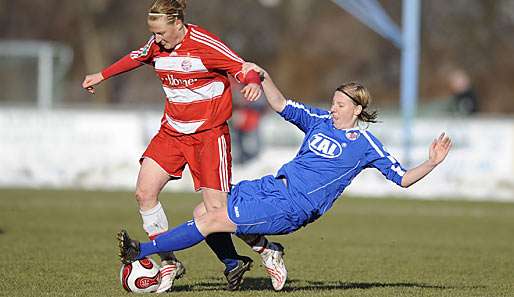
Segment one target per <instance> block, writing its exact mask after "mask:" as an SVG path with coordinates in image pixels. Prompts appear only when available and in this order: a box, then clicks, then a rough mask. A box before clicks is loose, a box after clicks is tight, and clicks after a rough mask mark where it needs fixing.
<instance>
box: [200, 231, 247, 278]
mask: <svg viewBox="0 0 514 297" xmlns="http://www.w3.org/2000/svg"><path fill="white" fill-rule="evenodd" d="M205 242H207V245H209V247H210V248H211V250H212V251H213V252H214V253H215V254H216V256H217V257H218V259H219V260H220V261H221V262H223V264H225V268H226V269H225V270H226V271H230V270H232V269H234V268H236V266H237V259H238V258H239V255H238V254H237V251H236V248H235V247H234V243H233V242H232V237H231V236H230V233H213V234H209V235H208V236H207V238H206V239H205Z"/></svg>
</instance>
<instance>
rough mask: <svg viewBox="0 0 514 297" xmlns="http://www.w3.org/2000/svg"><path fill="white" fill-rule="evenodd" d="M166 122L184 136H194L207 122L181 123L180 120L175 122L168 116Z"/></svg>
mask: <svg viewBox="0 0 514 297" xmlns="http://www.w3.org/2000/svg"><path fill="white" fill-rule="evenodd" d="M166 122H167V123H168V124H169V125H170V126H171V127H173V129H175V130H176V131H178V132H180V133H182V134H193V133H195V132H196V130H198V127H200V126H201V125H202V124H203V123H205V120H199V121H193V122H181V121H178V120H174V119H172V118H170V116H169V115H166Z"/></svg>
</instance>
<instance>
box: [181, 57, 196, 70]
mask: <svg viewBox="0 0 514 297" xmlns="http://www.w3.org/2000/svg"><path fill="white" fill-rule="evenodd" d="M180 66H181V67H182V70H184V71H189V70H191V67H192V66H193V63H192V62H191V60H189V59H185V60H184V61H182V64H181V65H180Z"/></svg>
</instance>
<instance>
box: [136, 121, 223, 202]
mask: <svg viewBox="0 0 514 297" xmlns="http://www.w3.org/2000/svg"><path fill="white" fill-rule="evenodd" d="M144 158H150V159H152V160H154V161H155V162H157V164H159V165H160V166H161V167H162V168H163V169H164V170H165V171H166V172H167V173H168V174H169V175H170V176H171V178H172V179H179V178H181V177H182V171H184V168H185V166H186V164H187V165H188V166H189V170H190V171H191V175H192V176H193V182H194V186H195V191H198V190H200V188H209V189H215V190H220V191H222V192H228V191H229V190H230V181H231V178H232V171H231V167H232V156H231V153H230V134H229V130H228V125H227V124H225V125H222V126H219V127H216V128H212V129H210V130H207V131H202V132H199V133H195V134H191V135H181V136H171V135H169V134H167V133H166V132H164V131H162V130H160V131H159V132H158V133H157V135H155V136H154V138H153V139H152V141H151V142H150V144H149V145H148V147H147V148H146V151H145V152H144V154H143V156H142V157H141V160H140V162H142V161H143V159H144Z"/></svg>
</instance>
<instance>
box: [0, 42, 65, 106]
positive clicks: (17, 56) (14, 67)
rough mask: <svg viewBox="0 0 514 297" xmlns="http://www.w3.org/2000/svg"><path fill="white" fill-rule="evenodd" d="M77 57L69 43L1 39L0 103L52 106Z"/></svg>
mask: <svg viewBox="0 0 514 297" xmlns="http://www.w3.org/2000/svg"><path fill="white" fill-rule="evenodd" d="M72 60H73V51H72V50H71V48H69V47H68V46H65V45H62V44H59V43H54V42H43V41H16V40H3V41H0V65H2V67H0V81H1V82H2V83H1V89H2V91H1V92H0V104H1V105H4V106H5V105H9V106H27V105H33V106H37V107H39V108H42V109H48V108H50V107H52V106H53V105H54V103H55V101H56V100H58V99H59V98H60V95H61V91H60V89H61V87H60V82H61V81H62V79H63V77H64V75H65V74H66V72H67V71H68V69H69V67H70V65H71V62H72Z"/></svg>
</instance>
